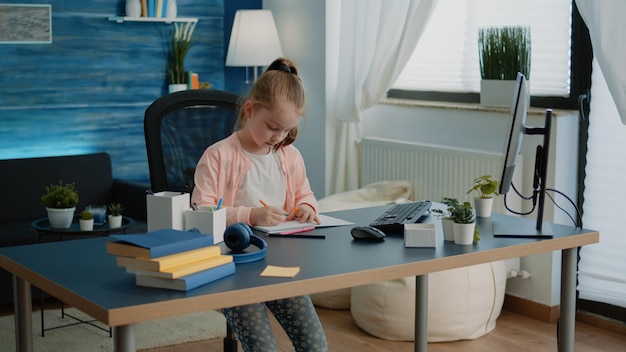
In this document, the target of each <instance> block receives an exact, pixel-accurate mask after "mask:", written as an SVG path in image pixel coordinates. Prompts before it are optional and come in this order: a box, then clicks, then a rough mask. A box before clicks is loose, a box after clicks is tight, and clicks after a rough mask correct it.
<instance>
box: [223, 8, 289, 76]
mask: <svg viewBox="0 0 626 352" xmlns="http://www.w3.org/2000/svg"><path fill="white" fill-rule="evenodd" d="M282 56H283V49H282V48H281V46H280V40H279V39H278V31H277V30H276V25H275V24H274V17H273V16H272V12H271V11H270V10H238V11H237V12H236V13H235V21H234V22H233V30H232V32H231V34H230V43H229V44H228V53H227V54H226V66H245V67H246V83H248V82H249V80H248V67H249V66H252V67H253V68H254V75H253V76H254V81H253V82H256V80H257V78H258V71H257V69H258V67H259V66H261V67H263V66H268V65H269V64H271V63H272V61H274V60H275V59H277V58H279V57H282Z"/></svg>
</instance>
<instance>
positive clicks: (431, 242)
mask: <svg viewBox="0 0 626 352" xmlns="http://www.w3.org/2000/svg"><path fill="white" fill-rule="evenodd" d="M404 246H405V247H427V248H435V247H436V246H437V228H436V227H435V224H404Z"/></svg>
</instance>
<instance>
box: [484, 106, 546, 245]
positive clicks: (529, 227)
mask: <svg viewBox="0 0 626 352" xmlns="http://www.w3.org/2000/svg"><path fill="white" fill-rule="evenodd" d="M551 128H552V110H551V109H547V110H546V117H545V124H544V127H525V131H524V133H525V134H528V135H543V145H539V146H537V154H536V156H535V170H534V174H535V179H534V180H533V187H534V188H535V189H537V187H539V192H538V193H534V194H533V197H537V196H539V200H538V204H537V210H538V211H537V221H536V222H532V221H520V220H528V219H519V220H518V221H504V222H494V223H493V236H494V237H523V238H552V236H553V235H554V232H553V231H552V227H551V226H550V224H549V223H545V222H543V210H544V203H545V199H546V179H547V178H546V174H547V169H548V155H549V152H548V151H549V150H550V133H551V132H550V130H551ZM535 199H536V198H533V203H534V202H535Z"/></svg>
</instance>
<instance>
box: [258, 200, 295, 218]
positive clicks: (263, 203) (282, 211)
mask: <svg viewBox="0 0 626 352" xmlns="http://www.w3.org/2000/svg"><path fill="white" fill-rule="evenodd" d="M259 203H261V205H263V206H264V207H269V205H267V203H265V201H263V199H259ZM281 213H282V214H283V216H287V215H289V214H288V213H287V212H285V211H284V210H281Z"/></svg>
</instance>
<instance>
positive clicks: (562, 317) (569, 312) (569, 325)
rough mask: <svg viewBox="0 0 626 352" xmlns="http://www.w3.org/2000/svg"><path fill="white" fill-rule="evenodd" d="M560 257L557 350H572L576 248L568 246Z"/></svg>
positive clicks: (574, 332)
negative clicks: (559, 304) (559, 305)
mask: <svg viewBox="0 0 626 352" xmlns="http://www.w3.org/2000/svg"><path fill="white" fill-rule="evenodd" d="M561 255H562V258H561V307H560V310H561V311H560V314H559V340H558V349H559V352H565V351H567V352H572V351H574V337H575V335H576V327H575V324H576V260H577V256H578V250H577V249H576V248H568V249H564V250H563V251H562V254H561Z"/></svg>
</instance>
